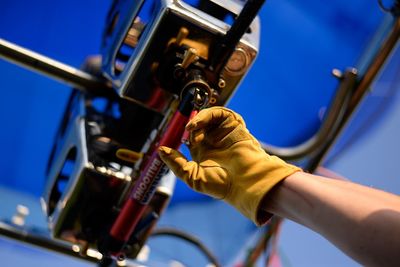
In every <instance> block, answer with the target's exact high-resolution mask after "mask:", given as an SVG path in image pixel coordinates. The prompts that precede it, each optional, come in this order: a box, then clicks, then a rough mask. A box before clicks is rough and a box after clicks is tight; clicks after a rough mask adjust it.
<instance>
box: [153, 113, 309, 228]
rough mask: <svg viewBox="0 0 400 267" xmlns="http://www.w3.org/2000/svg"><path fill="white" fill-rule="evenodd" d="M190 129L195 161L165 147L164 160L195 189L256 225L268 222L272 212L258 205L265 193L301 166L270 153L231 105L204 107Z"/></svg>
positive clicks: (191, 122) (188, 126)
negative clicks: (236, 211) (228, 206)
mask: <svg viewBox="0 0 400 267" xmlns="http://www.w3.org/2000/svg"><path fill="white" fill-rule="evenodd" d="M186 129H187V130H189V131H190V133H191V134H190V146H189V149H190V153H191V155H192V158H193V161H188V160H187V159H186V158H185V156H183V155H182V154H181V153H180V152H178V151H176V150H173V149H171V148H168V147H160V149H159V154H160V157H161V159H162V160H163V161H164V162H165V164H167V165H168V167H169V168H170V169H171V170H172V171H173V172H174V173H175V175H176V176H178V177H180V178H181V179H183V180H184V181H185V182H186V183H187V184H188V185H189V186H190V187H191V188H193V189H194V190H196V191H198V192H201V193H205V194H207V195H210V196H212V197H215V198H218V199H223V200H224V201H226V202H228V203H229V204H231V205H233V206H234V207H236V208H237V209H238V210H239V211H240V212H241V213H242V214H244V215H245V216H246V217H248V218H250V219H251V220H252V221H253V222H254V223H255V224H257V225H262V224H264V223H265V222H267V221H268V219H269V218H270V217H271V214H266V213H265V212H262V209H261V208H260V207H259V206H260V204H261V201H262V200H263V197H264V196H265V195H266V194H268V192H270V191H271V189H272V188H273V187H274V186H275V185H277V184H278V183H279V182H280V181H282V180H283V179H284V178H286V177H287V176H289V175H291V174H292V173H294V172H296V171H299V170H301V169H300V168H298V167H295V166H293V165H290V164H287V163H285V162H284V161H283V160H281V159H279V158H278V157H275V156H270V155H268V154H267V153H266V152H265V151H264V150H263V149H262V148H261V146H260V143H259V142H258V141H257V140H256V139H255V138H254V137H253V136H252V135H251V134H250V133H249V131H248V130H247V128H246V125H245V123H244V121H243V119H242V117H241V116H240V115H239V114H237V113H235V112H233V111H232V110H229V109H227V108H223V107H212V108H208V109H204V110H201V111H200V112H199V114H197V115H196V116H195V117H194V118H193V119H192V120H191V121H190V122H189V123H188V124H187V126H186Z"/></svg>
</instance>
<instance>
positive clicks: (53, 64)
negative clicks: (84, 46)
mask: <svg viewBox="0 0 400 267" xmlns="http://www.w3.org/2000/svg"><path fill="white" fill-rule="evenodd" d="M0 57H1V58H3V59H5V60H7V61H9V62H12V63H15V64H17V65H19V66H22V67H24V68H27V69H29V70H32V71H35V72H38V73H41V74H44V75H46V76H48V77H50V78H53V79H55V80H57V81H60V82H63V83H66V84H68V85H70V86H72V87H74V88H76V89H79V90H81V91H83V92H85V93H92V94H96V95H104V94H105V95H107V94H111V91H112V90H111V86H110V84H109V83H107V82H106V81H105V80H102V79H100V78H98V77H96V76H93V75H91V74H89V73H86V72H84V71H82V70H79V69H77V68H74V67H71V66H69V65H66V64H64V63H61V62H59V61H56V60H54V59H51V58H49V57H46V56H43V55H41V54H38V53H36V52H33V51H31V50H29V49H26V48H23V47H21V46H18V45H16V44H13V43H11V42H8V41H6V40H4V39H1V38H0Z"/></svg>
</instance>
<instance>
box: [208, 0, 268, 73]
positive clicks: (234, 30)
mask: <svg viewBox="0 0 400 267" xmlns="http://www.w3.org/2000/svg"><path fill="white" fill-rule="evenodd" d="M264 2H265V0H248V1H247V2H246V4H245V5H244V7H243V8H242V11H241V12H240V14H239V16H238V17H237V18H236V20H235V21H234V22H233V24H232V26H231V28H230V29H229V30H228V31H227V33H226V34H225V35H224V36H222V38H221V40H220V41H219V42H218V43H217V46H216V48H215V51H214V52H213V59H212V62H211V64H210V66H209V67H210V69H211V70H213V71H215V72H216V73H219V72H220V71H221V69H222V68H223V67H224V66H225V64H226V61H228V59H229V57H230V56H231V55H232V53H233V51H234V50H235V47H236V45H237V44H238V42H239V41H240V39H241V38H242V36H243V35H244V34H245V33H246V31H247V29H248V28H249V27H250V24H251V23H252V22H253V20H254V18H255V17H256V16H257V14H258V12H259V11H260V9H261V7H262V6H263V4H264Z"/></svg>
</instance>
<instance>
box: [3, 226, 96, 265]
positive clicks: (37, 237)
mask: <svg viewBox="0 0 400 267" xmlns="http://www.w3.org/2000/svg"><path fill="white" fill-rule="evenodd" d="M0 236H5V237H8V238H10V239H13V240H16V241H18V242H23V243H26V244H30V245H34V246H37V247H39V248H42V249H43V248H44V249H48V250H51V251H53V252H58V253H61V254H64V255H68V256H73V257H75V258H78V259H81V260H87V261H91V262H97V261H98V259H97V258H92V257H89V256H84V255H81V254H79V253H77V252H74V251H73V250H72V247H71V245H67V244H66V243H61V242H56V241H55V240H53V239H51V238H50V237H49V236H47V235H44V234H42V233H38V232H36V231H30V230H26V229H20V228H17V227H15V226H13V225H11V224H8V223H5V222H2V221H0Z"/></svg>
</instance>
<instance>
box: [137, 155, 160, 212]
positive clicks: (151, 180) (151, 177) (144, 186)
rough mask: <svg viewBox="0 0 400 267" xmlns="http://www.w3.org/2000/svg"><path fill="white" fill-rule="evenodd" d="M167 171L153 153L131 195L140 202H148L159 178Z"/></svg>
mask: <svg viewBox="0 0 400 267" xmlns="http://www.w3.org/2000/svg"><path fill="white" fill-rule="evenodd" d="M167 172H168V168H167V167H166V166H165V164H164V163H163V162H162V161H161V159H160V158H159V157H158V156H157V155H153V157H152V159H151V160H150V165H149V167H148V168H147V169H146V170H145V172H144V175H143V178H141V179H139V181H138V183H137V184H136V186H135V188H134V189H133V192H132V197H133V198H134V199H135V200H137V201H138V202H139V203H141V204H148V203H149V201H150V199H151V197H152V196H153V195H154V192H155V189H156V186H157V184H158V183H159V181H160V179H161V178H162V177H163V176H164V175H165V174H166V173H167Z"/></svg>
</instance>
